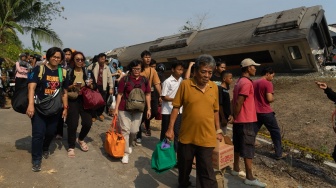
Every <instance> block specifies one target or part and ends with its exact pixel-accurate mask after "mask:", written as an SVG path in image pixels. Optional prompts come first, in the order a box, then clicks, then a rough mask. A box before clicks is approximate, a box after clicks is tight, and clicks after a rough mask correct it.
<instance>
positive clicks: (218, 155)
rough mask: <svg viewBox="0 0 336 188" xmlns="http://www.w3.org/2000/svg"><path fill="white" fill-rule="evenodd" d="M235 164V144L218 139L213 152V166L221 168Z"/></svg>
mask: <svg viewBox="0 0 336 188" xmlns="http://www.w3.org/2000/svg"><path fill="white" fill-rule="evenodd" d="M231 164H233V146H232V145H228V144H225V143H224V141H222V142H219V141H217V146H216V147H215V149H214V150H213V152H212V167H213V168H214V169H217V170H221V169H223V168H225V167H226V166H229V165H231Z"/></svg>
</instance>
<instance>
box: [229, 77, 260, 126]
mask: <svg viewBox="0 0 336 188" xmlns="http://www.w3.org/2000/svg"><path fill="white" fill-rule="evenodd" d="M239 95H243V96H246V99H245V101H244V103H243V106H242V108H241V110H240V112H239V114H238V115H237V117H236V119H235V120H234V123H252V122H257V113H256V109H255V104H254V89H253V82H252V80H250V79H249V78H247V77H241V78H240V79H239V80H238V81H237V83H236V85H235V86H234V89H233V104H236V102H237V98H238V96H239Z"/></svg>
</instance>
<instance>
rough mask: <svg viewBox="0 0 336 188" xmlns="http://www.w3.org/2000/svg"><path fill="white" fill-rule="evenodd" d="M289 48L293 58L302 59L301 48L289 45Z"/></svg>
mask: <svg viewBox="0 0 336 188" xmlns="http://www.w3.org/2000/svg"><path fill="white" fill-rule="evenodd" d="M288 50H289V53H290V55H291V57H292V59H302V55H301V52H300V48H299V47H298V46H289V47H288Z"/></svg>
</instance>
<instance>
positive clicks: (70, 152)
mask: <svg viewBox="0 0 336 188" xmlns="http://www.w3.org/2000/svg"><path fill="white" fill-rule="evenodd" d="M68 157H69V158H74V157H75V149H72V148H69V149H68Z"/></svg>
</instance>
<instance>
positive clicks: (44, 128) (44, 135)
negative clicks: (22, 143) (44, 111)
mask: <svg viewBox="0 0 336 188" xmlns="http://www.w3.org/2000/svg"><path fill="white" fill-rule="evenodd" d="M59 116H61V112H60V113H59V114H57V115H56V116H49V117H46V116H43V115H41V114H40V113H38V112H37V111H35V114H34V116H33V118H32V119H31V122H32V151H31V153H32V161H33V163H39V162H41V160H42V151H48V150H49V146H50V143H51V141H52V139H53V138H54V136H55V133H56V127H57V123H58V119H59Z"/></svg>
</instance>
